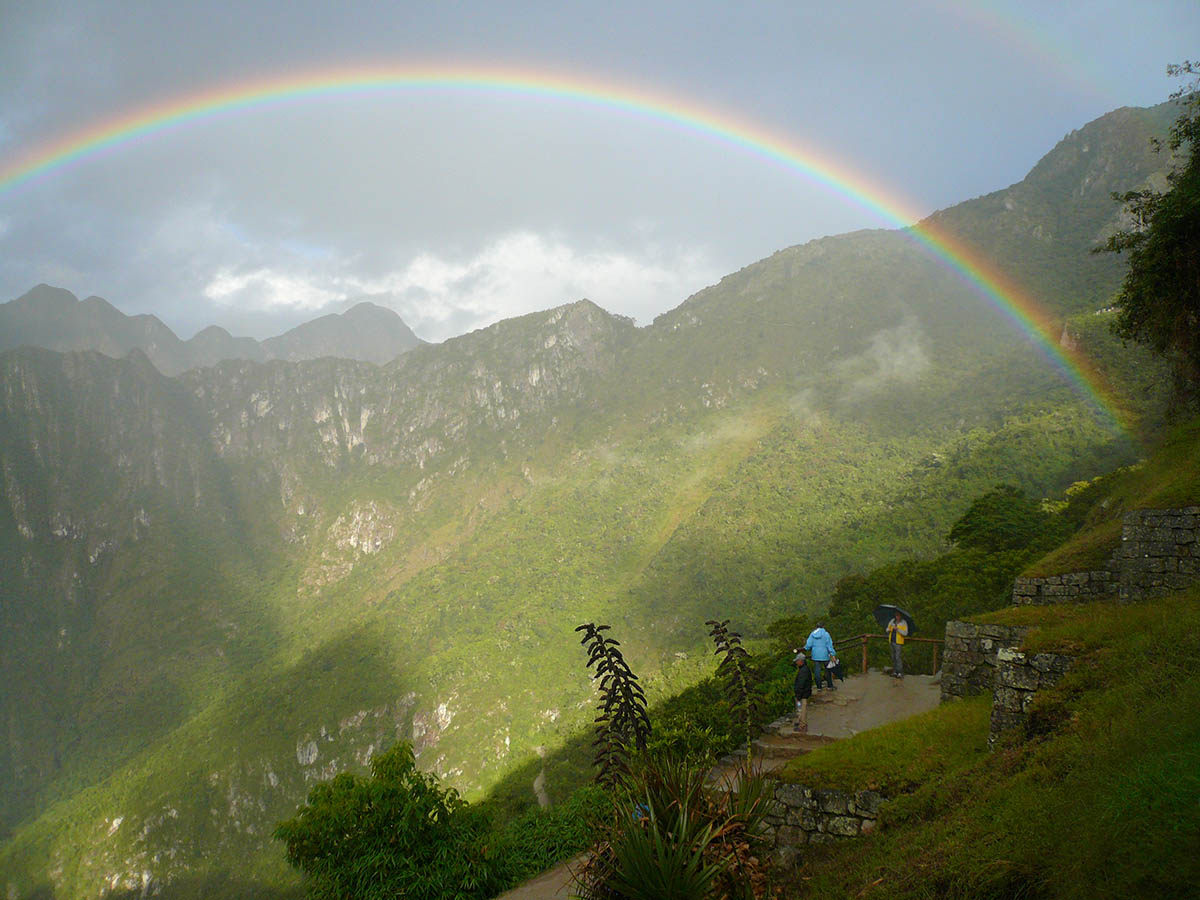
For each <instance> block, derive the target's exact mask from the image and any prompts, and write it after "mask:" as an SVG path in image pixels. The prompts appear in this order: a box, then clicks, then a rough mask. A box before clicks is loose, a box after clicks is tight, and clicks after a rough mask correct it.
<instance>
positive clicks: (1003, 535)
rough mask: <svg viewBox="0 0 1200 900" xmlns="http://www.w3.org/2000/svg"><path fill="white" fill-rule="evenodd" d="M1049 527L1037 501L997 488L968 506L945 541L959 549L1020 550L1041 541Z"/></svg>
mask: <svg viewBox="0 0 1200 900" xmlns="http://www.w3.org/2000/svg"><path fill="white" fill-rule="evenodd" d="M1050 523H1051V517H1050V516H1049V515H1048V514H1047V513H1046V512H1044V511H1043V510H1042V507H1041V504H1040V503H1039V502H1038V501H1037V500H1034V499H1033V498H1031V497H1027V496H1026V495H1025V493H1024V492H1023V491H1022V490H1021V489H1020V488H1016V487H1013V486H1012V485H1009V484H998V485H996V486H995V487H994V488H992V489H991V490H990V491H988V492H987V493H986V494H983V495H982V496H980V497H977V498H976V499H975V500H974V501H973V502H972V503H971V506H970V508H968V509H967V511H966V512H965V513H963V515H962V518H960V519H959V520H958V521H957V522H955V523H954V526H953V527H952V528H951V529H950V533H949V534H948V535H947V538H948V539H949V541H950V543H952V544H955V545H956V546H958V547H974V548H978V549H981V550H987V551H990V552H997V551H1000V550H1023V549H1024V548H1026V547H1028V546H1030V545H1031V544H1033V543H1034V541H1036V540H1038V539H1039V538H1041V537H1043V535H1044V533H1045V532H1046V530H1047V528H1048V526H1049V525H1050ZM1056 537H1057V536H1056Z"/></svg>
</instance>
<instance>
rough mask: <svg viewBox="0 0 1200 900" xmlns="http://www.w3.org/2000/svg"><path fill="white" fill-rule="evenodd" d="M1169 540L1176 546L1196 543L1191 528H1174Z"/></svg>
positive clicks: (1194, 534)
mask: <svg viewBox="0 0 1200 900" xmlns="http://www.w3.org/2000/svg"><path fill="white" fill-rule="evenodd" d="M1171 540H1172V541H1174V542H1175V543H1176V544H1194V543H1196V532H1195V531H1194V530H1193V529H1191V528H1176V529H1175V530H1174V531H1173V532H1171Z"/></svg>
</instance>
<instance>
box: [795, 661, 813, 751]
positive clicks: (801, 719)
mask: <svg viewBox="0 0 1200 900" xmlns="http://www.w3.org/2000/svg"><path fill="white" fill-rule="evenodd" d="M795 653H796V657H795V659H793V660H792V663H793V664H794V665H795V666H796V680H795V681H794V682H792V692H793V693H794V694H795V695H796V731H800V732H804V731H808V698H809V697H811V696H812V682H813V677H812V672H811V671H810V670H809V668H808V665H807V658H806V657H805V655H804V651H803V650H797V651H795Z"/></svg>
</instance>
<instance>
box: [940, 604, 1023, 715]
mask: <svg viewBox="0 0 1200 900" xmlns="http://www.w3.org/2000/svg"><path fill="white" fill-rule="evenodd" d="M1028 631H1029V629H1028V628H1027V627H1025V626H1020V625H977V624H975V623H974V622H947V623H946V646H945V655H944V656H943V659H942V702H943V703H945V702H946V700H948V699H950V698H952V697H969V696H971V695H973V694H984V693H988V694H990V693H992V690H993V688H994V687H995V684H996V674H995V673H996V654H997V653H998V652H999V650H1000V649H1001V648H1002V647H1017V646H1020V644H1021V641H1023V640H1024V639H1025V635H1026V634H1027V633H1028Z"/></svg>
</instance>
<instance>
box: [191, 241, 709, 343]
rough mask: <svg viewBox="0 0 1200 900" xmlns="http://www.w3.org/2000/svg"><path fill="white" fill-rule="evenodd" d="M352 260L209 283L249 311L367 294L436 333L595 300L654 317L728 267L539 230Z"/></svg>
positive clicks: (207, 291)
mask: <svg viewBox="0 0 1200 900" xmlns="http://www.w3.org/2000/svg"><path fill="white" fill-rule="evenodd" d="M349 265H352V263H349V262H345V261H344V262H343V263H340V264H339V263H337V262H334V264H333V266H331V267H328V268H321V269H314V268H311V267H303V266H301V265H297V266H296V267H294V268H282V267H257V268H253V269H248V270H246V271H240V272H239V271H234V270H232V269H230V268H228V267H222V268H220V269H218V270H217V272H216V273H215V274H214V275H212V276H211V278H210V279H209V280H208V282H207V284H206V285H205V286H204V289H203V293H204V295H205V297H207V298H208V299H209V300H211V301H213V302H214V303H216V304H218V305H221V306H225V307H230V306H233V305H236V306H237V307H239V308H241V309H243V310H246V309H250V310H266V311H270V310H274V311H282V310H293V311H295V310H304V311H313V312H316V311H318V310H320V311H325V310H326V308H327V307H330V306H336V305H338V304H339V303H341V302H343V301H353V300H356V299H362V298H364V297H367V298H370V299H372V300H373V301H374V302H377V303H380V304H382V305H387V306H390V307H392V308H393V309H395V310H396V312H398V313H399V314H400V315H401V317H402V318H403V319H404V320H405V322H407V323H408V325H409V326H410V327H411V328H412V329H413V330H414V331H415V332H416V333H417V334H419V335H420V336H421V337H423V338H425V339H427V340H442V339H444V338H447V337H452V336H454V335H456V334H461V333H463V332H465V331H470V330H472V329H475V328H481V327H484V326H486V325H489V324H491V323H493V322H497V321H499V320H501V319H506V318H511V317H513V316H519V315H524V314H525V313H530V312H535V311H537V310H542V309H548V308H552V307H555V306H559V305H561V304H563V303H570V302H574V301H576V300H580V299H583V298H585V297H586V298H588V299H590V300H592V301H593V302H595V303H596V304H598V305H599V306H601V307H603V308H604V309H607V310H608V311H609V312H613V313H618V314H620V315H626V316H630V317H631V318H633V319H635V320H637V321H639V322H640V323H645V322H646V321H649V319H651V318H653V317H654V316H655V315H658V314H659V313H661V312H664V311H665V310H667V309H669V308H671V307H673V306H676V305H678V304H679V303H680V302H682V301H683V300H684V299H685V298H686V297H687V296H688V295H689V294H691V293H693V292H695V291H696V290H699V289H700V288H701V287H704V286H705V285H707V284H710V283H711V282H712V281H714V280H716V278H718V277H719V275H720V270H719V267H718V266H717V264H715V263H714V262H712V261H711V260H709V259H708V258H707V256H706V255H705V254H704V253H703V252H702V251H699V250H695V249H681V250H674V251H665V250H663V249H661V248H655V247H648V248H646V249H644V250H642V251H641V252H638V253H633V252H630V251H629V250H608V249H605V250H581V249H579V248H577V247H574V246H572V245H571V244H569V243H567V242H566V241H565V240H562V239H558V238H552V237H547V236H545V235H540V234H536V233H533V232H530V231H518V232H513V233H510V234H506V235H503V236H501V237H499V238H497V239H495V240H493V241H491V242H489V243H487V244H486V245H484V246H483V247H482V248H481V249H480V250H479V251H478V252H477V253H476V254H475V255H473V256H469V257H465V258H461V259H454V258H447V257H446V256H442V255H439V254H437V253H432V252H425V253H421V254H418V255H417V256H415V257H412V258H411V259H409V260H407V261H403V262H402V263H401V264H399V265H397V266H396V267H395V268H393V269H392V270H391V271H388V272H385V273H383V274H380V275H376V276H372V277H363V276H362V275H359V274H349V273H347V272H346V271H345V268H347V267H349Z"/></svg>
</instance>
